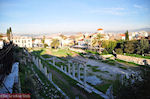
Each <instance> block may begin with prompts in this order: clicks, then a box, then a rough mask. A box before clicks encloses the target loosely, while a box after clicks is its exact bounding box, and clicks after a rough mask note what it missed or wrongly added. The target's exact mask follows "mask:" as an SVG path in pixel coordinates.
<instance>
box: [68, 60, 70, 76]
mask: <svg viewBox="0 0 150 99" xmlns="http://www.w3.org/2000/svg"><path fill="white" fill-rule="evenodd" d="M68 74H69V75H70V63H68Z"/></svg>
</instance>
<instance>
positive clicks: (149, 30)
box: [131, 28, 150, 32]
mask: <svg viewBox="0 0 150 99" xmlns="http://www.w3.org/2000/svg"><path fill="white" fill-rule="evenodd" d="M131 31H132V32H134V31H146V32H150V28H141V29H135V30H131Z"/></svg>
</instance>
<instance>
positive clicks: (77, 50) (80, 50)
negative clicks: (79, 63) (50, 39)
mask: <svg viewBox="0 0 150 99" xmlns="http://www.w3.org/2000/svg"><path fill="white" fill-rule="evenodd" d="M69 49H70V50H72V51H75V52H80V53H85V51H84V50H82V49H76V48H69Z"/></svg>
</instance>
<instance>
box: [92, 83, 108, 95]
mask: <svg viewBox="0 0 150 99" xmlns="http://www.w3.org/2000/svg"><path fill="white" fill-rule="evenodd" d="M110 85H111V84H110V83H107V84H102V85H96V86H94V87H95V88H96V89H99V90H100V91H102V92H104V93H105V92H106V91H107V89H108V88H109V86H110Z"/></svg>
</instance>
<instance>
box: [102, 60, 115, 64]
mask: <svg viewBox="0 0 150 99" xmlns="http://www.w3.org/2000/svg"><path fill="white" fill-rule="evenodd" d="M101 62H103V63H107V64H109V65H115V63H116V62H115V60H112V59H107V60H101Z"/></svg>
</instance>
